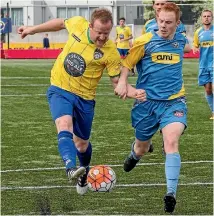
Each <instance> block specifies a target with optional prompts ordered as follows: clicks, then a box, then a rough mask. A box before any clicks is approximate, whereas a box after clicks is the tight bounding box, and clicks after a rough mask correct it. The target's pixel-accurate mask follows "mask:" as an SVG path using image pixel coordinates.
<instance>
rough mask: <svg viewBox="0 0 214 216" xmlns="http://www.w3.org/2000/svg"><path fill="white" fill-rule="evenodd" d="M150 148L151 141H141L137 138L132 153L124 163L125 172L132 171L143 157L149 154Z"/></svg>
mask: <svg viewBox="0 0 214 216" xmlns="http://www.w3.org/2000/svg"><path fill="white" fill-rule="evenodd" d="M149 146H150V140H146V141H140V140H139V139H137V138H135V141H134V142H133V143H132V147H131V152H130V154H129V156H128V157H127V158H126V159H125V162H124V170H125V171H126V172H129V171H131V170H132V169H133V168H134V167H135V166H136V164H137V163H138V162H139V161H140V159H141V158H142V156H143V155H144V154H145V153H147V152H148V150H149Z"/></svg>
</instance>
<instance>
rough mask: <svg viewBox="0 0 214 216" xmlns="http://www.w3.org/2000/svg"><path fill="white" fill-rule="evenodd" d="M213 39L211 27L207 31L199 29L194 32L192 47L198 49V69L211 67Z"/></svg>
mask: <svg viewBox="0 0 214 216" xmlns="http://www.w3.org/2000/svg"><path fill="white" fill-rule="evenodd" d="M213 39H214V29H213V25H212V26H211V27H210V29H209V30H205V29H204V28H203V27H201V28H199V29H197V30H196V31H195V34H194V42H193V45H194V47H197V48H199V47H200V60H199V61H200V63H199V68H200V69H202V68H212V67H213Z"/></svg>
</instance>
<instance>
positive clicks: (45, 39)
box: [43, 34, 50, 49]
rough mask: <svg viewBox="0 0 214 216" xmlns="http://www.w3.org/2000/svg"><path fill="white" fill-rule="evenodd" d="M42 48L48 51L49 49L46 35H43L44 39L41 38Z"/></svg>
mask: <svg viewBox="0 0 214 216" xmlns="http://www.w3.org/2000/svg"><path fill="white" fill-rule="evenodd" d="M43 48H44V49H49V48H50V43H49V38H48V34H45V37H44V38H43Z"/></svg>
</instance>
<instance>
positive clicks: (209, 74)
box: [198, 68, 214, 119]
mask: <svg viewBox="0 0 214 216" xmlns="http://www.w3.org/2000/svg"><path fill="white" fill-rule="evenodd" d="M212 82H213V69H212V68H211V69H210V68H206V69H204V68H203V69H200V70H199V75H198V84H199V86H204V88H205V98H206V100H207V103H208V105H209V107H210V109H211V111H212V117H213V116H214V108H213V91H212ZM212 117H211V119H213V118H212Z"/></svg>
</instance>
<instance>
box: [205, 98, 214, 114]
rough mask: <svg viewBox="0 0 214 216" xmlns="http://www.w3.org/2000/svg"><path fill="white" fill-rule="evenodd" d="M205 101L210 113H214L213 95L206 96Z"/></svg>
mask: <svg viewBox="0 0 214 216" xmlns="http://www.w3.org/2000/svg"><path fill="white" fill-rule="evenodd" d="M206 99H207V102H208V105H209V107H210V109H211V111H212V113H214V110H213V94H211V95H206Z"/></svg>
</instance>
